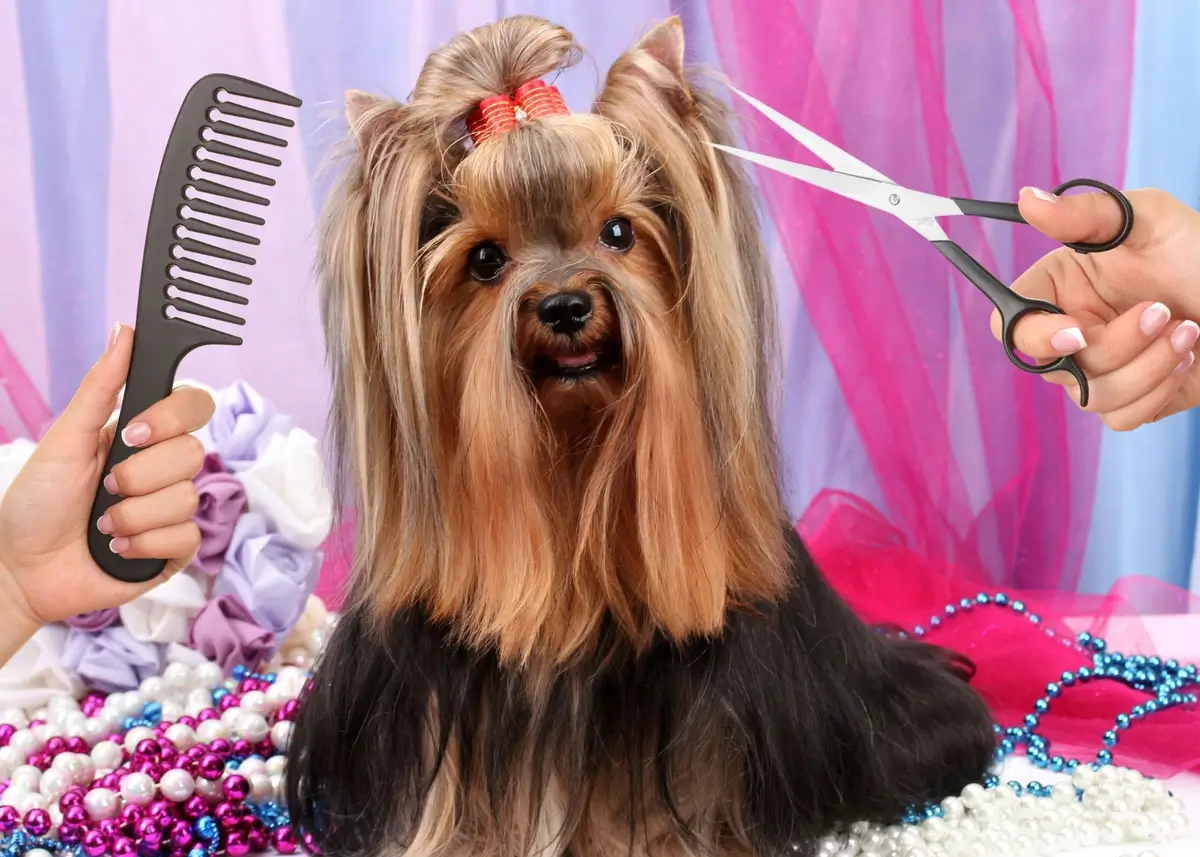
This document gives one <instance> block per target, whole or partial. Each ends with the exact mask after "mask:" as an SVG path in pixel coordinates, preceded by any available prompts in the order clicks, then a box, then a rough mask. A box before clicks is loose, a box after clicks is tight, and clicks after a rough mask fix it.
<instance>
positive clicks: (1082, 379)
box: [712, 89, 1133, 407]
mask: <svg viewBox="0 0 1200 857" xmlns="http://www.w3.org/2000/svg"><path fill="white" fill-rule="evenodd" d="M733 91H734V92H735V93H737V95H739V96H740V97H742V98H744V99H745V100H746V101H747V102H748V103H749V104H750V105H751V106H752V107H754V108H755V109H756V110H758V112H759V113H761V114H763V115H764V116H765V117H767V118H768V119H770V120H771V121H772V122H774V123H775V124H776V125H777V126H779V128H780V129H782V130H783V131H785V132H786V133H787V134H788V135H789V136H791V137H792V139H794V140H795V141H796V142H798V143H800V144H801V145H802V146H804V147H805V148H806V149H808V150H809V151H810V152H812V153H813V154H814V155H816V156H817V157H818V158H820V159H821V160H822V161H824V162H825V163H826V164H828V165H829V166H830V167H832V169H829V170H825V169H820V168H818V167H809V166H805V165H804V164H796V163H793V162H791V161H785V160H783V159H782V158H772V157H769V156H767V155H760V154H758V153H756V152H749V151H746V150H745V149H735V148H733V147H730V146H722V145H719V144H716V143H714V144H712V145H713V147H714V148H716V149H720V150H721V151H723V152H727V153H729V154H731V155H735V156H737V157H739V158H742V159H744V160H746V161H750V162H751V163H755V164H758V165H759V166H763V167H766V168H768V169H771V170H775V171H776V172H780V173H783V174H784V175H787V176H791V177H792V178H796V179H800V180H801V181H805V182H808V183H809V184H812V185H816V186H817V187H822V188H825V189H826V190H831V191H833V192H834V193H838V194H841V195H842V196H844V197H847V198H849V199H853V200H855V201H856V202H861V203H863V204H864V205H869V206H871V207H872V208H878V209H879V210H880V211H886V212H887V213H888V214H892V215H895V216H896V217H898V218H900V220H902V221H903V222H904V223H906V224H907V225H908V226H910V227H911V228H912V229H914V230H916V231H917V232H918V233H919V234H920V235H921V236H922V237H923V238H925V239H926V240H927V241H929V242H930V243H931V244H933V246H934V247H936V248H937V249H938V251H939V252H941V254H942V255H943V256H945V257H946V258H947V259H948V260H949V261H950V264H952V265H954V267H956V268H958V270H959V271H961V272H962V273H963V274H964V275H965V276H966V278H967V279H968V280H970V281H971V282H972V283H973V284H974V285H975V287H976V288H977V289H979V291H981V292H983V294H984V295H985V296H986V297H987V299H988V300H989V301H991V302H992V304H993V305H995V307H996V309H997V310H999V312H1000V323H1001V325H1002V328H1001V329H1002V336H1001V341H1002V342H1003V343H1004V350H1005V352H1006V353H1007V354H1008V359H1009V360H1010V361H1012V363H1013V365H1014V366H1016V367H1017V368H1019V369H1022V370H1024V371H1025V372H1032V373H1034V374H1036V375H1044V374H1046V373H1047V372H1054V371H1058V370H1062V371H1065V372H1069V373H1071V375H1072V376H1074V378H1075V380H1076V381H1078V382H1079V404H1080V407H1086V406H1087V403H1088V381H1087V376H1085V375H1084V374H1083V371H1082V370H1081V369H1080V368H1079V365H1078V364H1077V363H1076V362H1075V359H1074V358H1073V357H1072V356H1070V355H1068V356H1066V357H1060V358H1058V359H1057V360H1055V361H1053V362H1051V363H1045V364H1040V365H1039V364H1033V363H1026V362H1025V361H1024V360H1022V359H1021V357H1020V355H1018V354H1017V352H1016V349H1015V347H1014V345H1013V331H1014V328H1015V327H1016V324H1017V321H1018V320H1019V319H1021V318H1023V317H1024V316H1026V315H1027V314H1029V313H1031V312H1045V313H1055V314H1058V315H1065V313H1064V312H1063V311H1062V310H1061V309H1060V308H1059V307H1057V306H1055V305H1054V304H1052V303H1049V302H1047V301H1039V300H1033V299H1031V298H1026V297H1022V296H1021V295H1019V294H1017V293H1016V292H1014V291H1012V290H1011V289H1009V288H1008V287H1007V286H1005V285H1004V283H1002V282H1000V281H999V280H998V279H996V278H995V277H994V276H993V275H992V274H991V272H989V271H988V270H987V269H986V268H984V267H983V265H981V264H979V262H977V261H975V259H973V258H972V257H971V256H970V255H969V254H968V253H967V251H966V250H964V249H963V248H962V247H959V246H958V245H957V244H955V243H954V242H953V241H951V240H950V238H949V236H947V235H946V233H945V231H943V229H942V227H941V226H940V225H938V222H937V218H939V217H950V216H953V215H959V214H965V215H969V216H971V217H984V218H987V219H989V220H1007V221H1009V222H1011V223H1025V222H1026V221H1025V218H1023V217H1022V216H1021V213H1020V211H1019V210H1018V209H1017V206H1016V205H1015V204H1014V203H1009V202H987V201H985V200H978V199H963V198H961V197H945V196H936V195H934V194H930V193H922V192H921V191H918V190H910V189H909V188H906V187H902V186H900V185H898V184H896V183H895V182H893V181H892V180H891V179H890V178H888V177H887V176H885V175H884V174H883V173H881V172H879V171H878V170H875V169H873V168H871V167H869V166H867V165H866V164H864V163H863V162H862V161H860V160H858V159H857V158H855V157H854V156H853V155H850V154H849V153H847V152H844V151H842V150H841V149H839V148H838V147H837V146H835V145H834V144H833V143H830V142H829V141H828V140H825V139H823V138H821V137H820V136H818V135H817V134H815V133H813V132H812V131H810V130H808V129H807V128H805V127H804V126H803V125H801V124H799V123H798V122H795V121H793V120H791V119H788V118H787V117H786V116H784V115H783V114H782V113H779V112H778V111H776V110H774V109H772V108H770V107H768V106H767V105H765V104H763V103H762V102H761V101H759V100H758V99H756V98H753V97H752V96H749V95H747V94H746V93H744V92H740V91H738V90H736V89H734V90H733ZM1073 187H1092V188H1096V189H1097V190H1101V191H1103V192H1104V193H1106V194H1108V195H1109V196H1111V197H1112V198H1113V199H1114V200H1116V202H1117V204H1118V205H1119V206H1120V207H1121V214H1122V217H1123V223H1122V225H1121V229H1120V231H1118V232H1117V234H1116V236H1115V237H1113V238H1112V239H1111V240H1109V241H1106V242H1104V243H1100V244H1089V243H1083V242H1078V243H1068V244H1066V246H1067V247H1070V248H1071V249H1072V250H1074V251H1075V252H1077V253H1102V252H1104V251H1105V250H1112V249H1113V248H1114V247H1118V246H1120V245H1121V244H1122V243H1123V242H1124V241H1125V239H1126V238H1128V237H1129V232H1130V230H1132V229H1133V206H1132V205H1130V203H1129V200H1128V198H1126V196H1125V195H1124V194H1123V193H1121V192H1120V191H1119V190H1117V189H1116V188H1114V187H1111V186H1109V185H1107V184H1105V183H1104V182H1101V181H1096V180H1095V179H1073V180H1071V181H1069V182H1066V183H1065V184H1062V185H1059V186H1058V187H1057V188H1055V190H1054V193H1055V195H1058V194H1060V193H1062V192H1063V191H1065V190H1068V189H1069V188H1073Z"/></svg>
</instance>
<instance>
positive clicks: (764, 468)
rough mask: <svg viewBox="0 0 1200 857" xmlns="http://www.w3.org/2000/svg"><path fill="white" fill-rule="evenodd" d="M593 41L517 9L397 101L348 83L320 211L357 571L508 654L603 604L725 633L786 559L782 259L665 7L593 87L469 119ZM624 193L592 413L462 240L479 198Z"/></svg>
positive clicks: (622, 614)
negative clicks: (553, 110) (566, 107)
mask: <svg viewBox="0 0 1200 857" xmlns="http://www.w3.org/2000/svg"><path fill="white" fill-rule="evenodd" d="M578 53H579V52H578V48H577V47H576V44H575V41H574V39H573V38H572V36H571V35H570V33H568V32H567V31H566V30H564V29H562V28H561V27H558V26H555V25H552V24H550V23H548V22H546V21H543V20H540V19H537V18H532V17H515V18H509V19H506V20H503V21H500V22H498V23H496V24H492V25H488V26H486V27H481V28H479V29H477V30H473V31H470V32H466V33H462V34H460V35H459V36H457V37H455V38H454V39H453V40H452V41H451V42H449V43H448V44H447V45H446V46H444V47H443V48H441V49H439V50H437V51H436V52H434V53H433V54H432V55H431V56H430V57H429V59H428V61H427V62H426V64H425V67H424V69H423V70H422V72H421V75H420V77H419V79H418V81H417V84H416V87H415V90H414V93H413V95H412V97H411V99H410V101H409V102H408V103H398V102H395V101H389V100H381V99H376V98H373V97H370V96H366V95H363V94H361V93H351V94H350V95H348V98H347V117H348V119H349V121H350V124H351V130H352V132H353V134H352V137H353V144H352V146H351V150H350V154H349V159H350V162H349V165H348V168H347V169H346V171H345V172H344V175H343V177H342V179H341V181H340V183H339V184H338V185H337V187H336V188H335V190H334V191H333V193H332V195H331V197H330V198H329V200H328V202H327V204H326V207H325V211H324V216H323V220H322V224H321V238H320V255H319V268H320V276H321V281H322V284H323V313H324V320H325V327H326V337H327V342H328V348H329V358H330V362H331V363H332V368H333V389H334V396H335V399H334V404H333V409H332V420H331V424H332V432H333V437H332V442H333V445H334V447H335V449H336V451H337V452H338V453H339V454H341V455H342V456H343V459H342V461H341V468H342V472H341V473H340V478H339V479H338V480H337V482H338V484H339V485H344V486H348V487H349V490H350V491H351V492H352V496H349V497H347V498H345V499H346V500H348V501H349V502H350V504H351V505H353V506H354V507H355V508H356V515H357V527H358V539H357V552H356V557H355V576H354V583H353V587H352V598H353V599H354V602H355V603H357V604H359V605H365V606H369V608H370V610H371V612H372V613H373V614H374V615H376V616H377V617H378V618H380V619H381V620H382V619H384V618H386V617H388V616H391V615H393V614H394V613H395V612H396V611H397V610H399V609H402V608H404V607H405V606H408V605H413V604H421V605H423V606H424V607H425V608H426V609H428V610H429V612H430V614H431V615H432V616H433V617H434V618H435V619H439V620H444V621H446V622H447V623H449V624H451V625H452V626H453V627H454V628H455V629H456V631H457V632H458V633H459V634H460V635H461V637H462V638H463V639H464V640H466V641H468V642H469V643H471V644H473V645H478V646H488V645H494V646H495V647H496V648H497V649H498V651H499V652H500V654H501V657H502V659H503V660H505V661H512V662H523V663H529V662H531V661H535V660H543V661H546V662H549V663H559V664H561V663H564V662H566V661H569V660H571V659H572V658H575V657H578V656H579V655H581V654H582V653H584V652H586V651H587V650H588V649H589V648H590V647H591V646H592V644H593V643H594V640H595V637H596V632H597V629H598V628H599V627H600V625H601V623H602V621H603V620H604V619H605V617H611V618H612V619H613V620H615V621H616V622H617V623H619V625H620V627H621V629H622V631H623V632H624V633H625V634H626V635H627V637H628V638H629V639H631V640H632V641H634V642H635V644H641V643H643V642H645V641H647V640H649V638H650V636H651V635H652V634H654V633H655V632H658V633H661V634H664V635H666V636H667V637H669V638H671V639H675V640H684V639H686V638H689V637H694V636H696V635H706V634H716V633H719V631H720V629H721V627H722V624H723V622H724V616H725V611H726V610H727V608H728V607H730V606H731V605H732V604H748V603H752V602H754V601H757V600H760V599H772V598H775V597H777V596H778V595H779V594H780V593H781V591H782V588H783V586H784V579H785V577H784V571H783V570H784V566H785V561H786V557H785V546H784V542H783V525H784V521H785V512H784V510H783V507H782V502H781V491H780V487H779V485H778V461H777V453H776V449H775V438H774V431H773V424H772V419H771V410H772V401H771V393H770V391H771V389H772V386H773V385H772V383H771V381H772V378H771V370H772V367H773V366H774V351H773V349H774V337H773V330H774V324H775V317H774V308H773V303H772V286H771V282H770V279H769V276H768V269H767V266H766V264H765V260H764V256H763V251H762V248H761V245H760V239H759V236H758V230H757V226H756V220H755V215H754V211H753V206H752V198H753V196H752V192H751V191H750V189H749V187H748V185H747V184H746V182H745V181H744V180H743V179H742V177H741V176H740V175H739V174H738V172H737V171H736V168H735V167H734V166H733V165H732V164H731V162H730V159H728V158H726V157H724V156H722V155H721V154H719V153H718V152H716V151H714V150H713V149H712V148H711V147H709V146H708V145H707V143H709V142H729V141H730V138H731V135H730V132H729V129H728V124H727V119H726V115H725V111H724V109H723V106H722V105H721V103H720V102H719V101H718V100H717V99H715V98H714V97H712V96H710V95H707V94H705V93H704V92H702V91H701V90H699V89H698V88H696V87H695V86H693V85H692V84H690V83H689V82H688V81H687V78H686V77H685V74H684V67H683V37H682V29H681V26H680V23H679V21H678V19H670V20H668V21H666V22H664V23H663V24H661V25H659V26H658V27H656V28H655V29H653V30H652V31H651V32H650V33H649V34H648V35H647V36H646V37H645V38H643V39H642V40H641V41H640V42H639V43H638V44H637V45H635V46H634V47H633V48H632V49H631V50H630V51H628V52H627V53H626V54H624V55H623V56H622V57H621V58H620V59H619V60H618V61H617V62H616V63H615V64H614V65H613V67H612V69H611V70H610V72H609V74H608V79H607V82H606V85H605V87H604V90H603V92H602V93H601V94H600V96H599V98H598V99H597V102H596V104H595V107H594V110H593V113H591V114H583V115H572V116H567V117H561V118H553V119H541V120H537V121H536V122H533V123H530V124H529V125H528V126H527V127H522V128H519V129H517V130H516V131H512V132H509V134H507V135H503V136H501V137H498V138H496V139H494V140H488V141H486V142H484V143H483V144H482V145H481V146H480V147H479V148H478V149H477V150H475V151H472V150H471V147H470V146H469V145H468V144H467V142H466V134H465V129H464V119H465V117H466V116H467V114H468V113H469V112H470V111H471V110H472V109H473V108H474V107H475V105H477V104H478V103H479V102H480V101H481V100H482V99H484V98H487V97H489V96H492V95H495V94H497V93H508V92H512V91H513V90H514V89H515V88H516V87H517V86H519V85H520V84H522V83H524V82H526V81H529V80H531V79H535V78H542V77H546V76H548V75H551V74H553V73H554V72H555V71H557V70H560V69H563V68H565V67H567V66H569V65H571V64H572V63H574V62H575V61H576V59H577V57H578ZM535 126H537V127H536V128H535ZM483 187H486V188H488V189H489V190H488V191H487V192H486V194H485V192H484V191H483V190H480V188H483ZM610 195H611V196H613V199H614V200H615V201H616V203H617V204H623V205H626V206H627V207H628V209H629V210H630V211H631V212H632V215H631V216H632V217H633V219H634V223H635V227H636V228H637V229H638V230H639V235H640V236H642V238H641V240H643V241H648V242H650V244H651V245H653V248H654V249H655V253H656V255H655V256H654V257H653V258H654V259H656V260H658V261H656V262H654V263H653V264H652V263H651V262H649V261H645V260H647V259H649V258H650V257H649V256H644V257H643V262H642V263H639V264H634V262H633V261H632V258H631V260H630V261H628V262H621V261H614V262H613V263H612V265H613V266H614V270H613V271H612V272H609V273H611V280H612V282H614V283H616V285H615V286H614V287H613V288H612V290H611V291H612V303H611V308H612V310H613V312H614V313H615V314H616V316H617V317H618V319H617V320H615V321H614V324H615V325H619V330H620V335H621V342H622V348H623V363H624V366H623V368H622V370H621V372H620V373H619V375H617V376H615V379H614V380H613V381H612V384H611V385H610V386H611V387H612V389H611V391H610V394H609V395H607V396H606V397H604V400H603V401H601V402H599V403H598V404H597V407H596V409H595V412H594V415H593V417H591V418H589V420H590V421H589V422H588V426H589V429H588V431H586V432H584V434H583V435H582V440H581V437H580V436H578V435H576V434H571V433H570V432H566V431H564V430H563V429H562V426H561V425H559V424H557V423H556V422H555V418H554V417H555V414H554V413H553V411H554V407H553V406H552V405H550V404H548V403H547V402H546V401H543V400H542V399H540V398H539V395H538V392H537V389H536V388H535V386H534V385H533V384H531V382H530V380H529V378H528V377H527V373H526V372H525V371H524V368H523V366H522V363H521V360H520V359H519V357H520V354H519V352H520V344H519V342H518V340H519V337H520V331H519V320H518V316H519V311H520V310H519V305H520V300H521V298H520V295H519V294H517V293H516V292H505V291H504V289H493V290H492V291H490V292H487V293H484V292H483V291H482V290H476V291H478V292H479V294H478V295H476V294H474V293H472V292H471V291H470V289H468V288H467V286H465V285H464V275H463V272H462V266H463V261H462V260H463V259H464V258H465V251H466V250H467V249H468V248H469V247H470V245H471V242H472V241H475V240H478V239H479V238H480V234H479V228H480V227H479V224H480V223H482V222H486V221H487V220H488V218H489V217H492V218H495V217H496V216H507V217H509V218H511V219H514V220H520V218H521V217H522V216H523V215H522V214H521V211H520V210H519V209H522V207H524V208H527V209H529V210H530V216H537V215H538V212H537V211H536V209H537V208H538V206H541V205H551V206H552V205H553V202H552V201H553V200H575V201H576V202H575V209H574V213H573V215H571V216H566V217H565V219H566V220H568V221H571V220H576V219H577V220H580V221H586V220H587V219H588V218H589V217H591V216H592V212H589V211H588V210H587V208H586V206H582V204H581V203H580V202H579V201H580V200H583V201H590V202H594V204H595V205H596V206H600V205H603V204H607V203H606V202H605V200H607V199H608V196H610ZM501 199H505V200H508V201H509V203H510V204H511V206H513V208H512V209H510V210H508V211H497V210H496V209H497V208H498V207H499V206H500V200H501ZM543 214H544V212H543ZM443 220H445V221H447V222H450V223H457V226H454V227H452V228H450V229H448V230H445V229H444V228H443V227H445V226H446V223H444V222H442V221H443ZM464 220H470V221H471V224H472V225H470V226H469V227H468V225H465V224H464V223H463V221H464ZM647 246H649V245H647ZM647 252H649V250H648V251H647ZM621 265H625V267H623V268H622V267H621ZM589 270H590V269H589ZM560 273H561V272H560ZM600 273H604V274H605V276H608V274H607V273H605V272H604V271H601V272H600ZM530 276H532V274H531V275H530ZM563 276H566V275H565V274H563ZM580 276H585V278H586V277H590V276H591V274H587V273H586V272H585V274H581V275H580ZM597 276H599V274H597ZM513 288H514V289H515V288H516V287H515V286H514V287H513ZM597 389H601V388H597ZM581 442H582V443H583V445H584V446H585V447H586V448H585V449H584V450H583V451H582V452H579V450H578V447H579V444H580V443H581ZM575 452H579V454H577V455H576V454H574V453H575Z"/></svg>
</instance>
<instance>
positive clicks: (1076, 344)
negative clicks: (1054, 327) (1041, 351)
mask: <svg viewBox="0 0 1200 857" xmlns="http://www.w3.org/2000/svg"><path fill="white" fill-rule="evenodd" d="M1050 347H1051V348H1053V349H1054V350H1055V351H1057V352H1058V353H1059V354H1074V353H1075V352H1076V351H1080V350H1082V349H1083V348H1086V347H1087V340H1085V339H1084V338H1083V331H1082V330H1080V329H1079V328H1078V327H1068V328H1067V329H1066V330H1060V331H1058V332H1057V333H1055V334H1054V335H1053V336H1051V337H1050Z"/></svg>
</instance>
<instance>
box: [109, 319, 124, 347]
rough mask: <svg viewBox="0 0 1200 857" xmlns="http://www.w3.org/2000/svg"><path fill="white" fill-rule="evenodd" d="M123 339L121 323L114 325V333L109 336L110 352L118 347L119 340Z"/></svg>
mask: <svg viewBox="0 0 1200 857" xmlns="http://www.w3.org/2000/svg"><path fill="white" fill-rule="evenodd" d="M120 338H121V322H119V321H118V322H117V323H116V324H114V325H113V329H112V332H111V333H110V334H109V335H108V349H107V350H108V351H112V350H113V348H115V347H116V345H117V340H118V339H120Z"/></svg>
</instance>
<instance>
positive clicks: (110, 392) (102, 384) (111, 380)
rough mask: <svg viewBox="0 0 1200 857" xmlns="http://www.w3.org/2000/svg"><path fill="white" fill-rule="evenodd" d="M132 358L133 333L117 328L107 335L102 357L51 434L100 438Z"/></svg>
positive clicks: (88, 374)
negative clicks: (59, 432)
mask: <svg viewBox="0 0 1200 857" xmlns="http://www.w3.org/2000/svg"><path fill="white" fill-rule="evenodd" d="M132 354H133V329H132V328H130V327H126V326H125V325H122V324H117V325H116V326H115V327H113V329H112V333H111V334H110V335H109V338H108V348H107V349H106V350H105V352H104V355H103V356H102V357H101V358H100V359H99V360H98V361H96V364H95V365H94V366H92V368H91V369H89V370H88V373H87V374H86V375H85V376H83V381H82V382H81V383H80V385H79V389H78V390H76V391H75V395H74V396H72V397H71V401H70V403H69V404H68V405H67V407H66V410H64V411H63V413H62V416H60V417H59V418H58V420H57V421H56V422H55V424H54V427H53V428H52V429H51V431H55V430H58V431H69V432H71V433H73V434H74V433H78V434H89V435H96V434H99V433H100V431H101V430H102V429H103V428H104V425H105V423H107V422H108V418H109V417H110V416H112V412H113V408H114V407H115V406H116V404H117V395H118V394H119V393H120V392H121V387H122V386H123V385H124V384H125V378H126V376H127V375H128V374H129V359H130V357H131V356H132Z"/></svg>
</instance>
